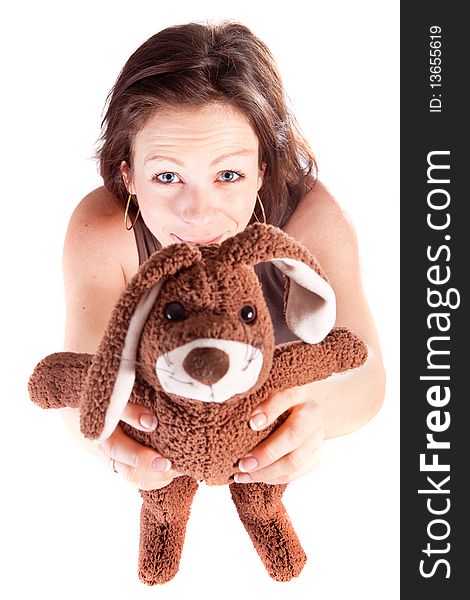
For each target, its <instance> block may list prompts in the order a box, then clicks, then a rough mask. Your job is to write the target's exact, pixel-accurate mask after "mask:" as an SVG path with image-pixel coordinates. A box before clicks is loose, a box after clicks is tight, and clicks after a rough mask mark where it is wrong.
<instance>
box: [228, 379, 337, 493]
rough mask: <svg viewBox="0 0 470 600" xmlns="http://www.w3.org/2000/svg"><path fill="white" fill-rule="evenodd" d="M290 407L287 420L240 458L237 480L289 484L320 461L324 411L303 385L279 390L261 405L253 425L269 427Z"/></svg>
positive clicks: (251, 422) (255, 413) (254, 417)
mask: <svg viewBox="0 0 470 600" xmlns="http://www.w3.org/2000/svg"><path fill="white" fill-rule="evenodd" d="M289 409H291V410H290V414H289V417H288V418H287V419H286V420H285V422H284V423H283V424H282V425H281V426H280V427H279V428H278V429H276V431H274V432H273V433H271V435H269V436H268V437H267V438H266V439H265V440H263V441H262V442H261V443H260V444H258V445H257V446H256V447H255V448H253V450H252V451H251V452H249V453H248V454H247V455H246V456H244V457H243V458H241V459H240V461H239V463H238V468H239V470H240V472H239V473H236V474H235V477H234V479H235V482H236V483H252V482H255V481H262V482H264V483H269V484H272V485H273V484H280V483H289V482H291V481H293V480H294V479H297V477H300V475H303V474H304V473H306V472H307V471H310V470H311V469H312V468H313V467H314V466H315V465H316V464H317V463H318V461H319V460H320V452H321V446H322V443H323V440H324V438H325V431H324V421H323V414H322V411H321V409H320V407H319V406H318V405H317V404H316V403H315V402H314V401H313V400H311V399H306V398H305V391H304V390H303V387H302V386H297V387H294V388H291V389H288V390H285V391H283V392H278V393H277V394H274V395H273V396H272V397H271V398H270V399H269V400H266V401H265V402H263V403H262V404H259V405H258V406H257V407H256V408H255V410H254V411H253V414H252V416H251V419H250V427H251V428H252V429H254V430H255V431H259V430H262V429H265V428H266V427H267V426H268V425H270V424H271V423H273V422H274V421H275V420H276V419H277V418H278V417H279V416H280V415H281V414H282V413H284V412H285V411H286V410H289Z"/></svg>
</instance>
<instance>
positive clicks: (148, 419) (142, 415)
mask: <svg viewBox="0 0 470 600" xmlns="http://www.w3.org/2000/svg"><path fill="white" fill-rule="evenodd" d="M121 421H124V423H127V424H128V425H131V426H132V427H135V429H139V430H140V431H153V430H154V429H155V428H156V427H157V424H158V422H157V417H156V416H155V415H154V414H153V412H152V411H151V410H150V409H148V408H146V407H145V406H142V405H141V404H135V403H134V402H128V403H127V404H126V408H125V409H124V412H123V413H122V416H121Z"/></svg>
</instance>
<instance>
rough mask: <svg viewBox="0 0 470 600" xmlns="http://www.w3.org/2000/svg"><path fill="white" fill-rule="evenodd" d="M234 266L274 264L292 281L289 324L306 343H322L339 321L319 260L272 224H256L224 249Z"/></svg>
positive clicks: (334, 302)
mask: <svg viewBox="0 0 470 600" xmlns="http://www.w3.org/2000/svg"><path fill="white" fill-rule="evenodd" d="M220 253H221V255H222V257H223V258H224V259H225V260H226V261H227V262H228V263H229V264H230V265H231V266H232V267H235V266H237V265H242V264H245V265H250V266H254V265H255V264H258V263H260V262H272V263H273V265H274V266H276V267H277V268H278V269H279V270H280V271H282V273H284V275H286V276H287V277H288V278H289V292H288V297H287V303H286V322H287V325H288V327H289V329H290V330H291V331H292V332H293V333H295V335H297V337H299V338H300V339H302V340H303V341H304V342H307V343H309V344H316V343H318V342H321V341H322V340H323V339H324V338H325V337H326V336H327V335H328V333H329V332H330V331H331V329H332V328H333V326H334V324H335V321H336V299H335V294H334V291H333V288H332V287H331V286H330V284H329V283H328V280H327V278H326V275H325V273H324V272H323V270H322V268H321V267H320V265H319V264H318V262H317V260H316V259H315V257H314V256H313V255H312V254H311V253H310V252H309V251H308V250H307V249H306V248H305V247H304V246H303V245H302V244H300V243H299V242H297V241H296V240H295V239H294V238H292V237H290V236H289V235H287V234H286V233H285V232H284V231H282V230H281V229H279V228H277V227H273V226H272V225H265V224H263V223H254V224H253V225H250V226H249V227H247V228H246V229H245V230H244V231H242V232H241V233H239V234H237V235H236V236H234V237H232V238H229V239H227V240H225V241H224V242H223V243H222V244H221V246H220Z"/></svg>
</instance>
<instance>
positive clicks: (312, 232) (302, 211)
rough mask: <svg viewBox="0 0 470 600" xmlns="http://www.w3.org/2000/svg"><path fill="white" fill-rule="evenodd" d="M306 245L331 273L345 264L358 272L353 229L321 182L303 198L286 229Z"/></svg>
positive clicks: (342, 210)
mask: <svg viewBox="0 0 470 600" xmlns="http://www.w3.org/2000/svg"><path fill="white" fill-rule="evenodd" d="M284 229H285V231H286V233H288V234H289V235H291V236H292V237H293V238H295V239H296V240H298V241H299V242H301V243H303V244H304V245H305V246H306V247H307V248H308V249H309V250H310V251H311V252H312V253H313V254H314V255H315V256H316V257H317V259H318V260H319V262H320V264H321V265H322V266H323V268H324V269H325V270H326V271H327V272H330V274H331V271H332V270H333V271H334V270H336V269H337V268H339V267H340V265H341V264H342V263H344V262H346V263H348V265H349V268H350V267H351V266H352V264H356V266H357V268H358V245H357V237H356V232H355V229H354V225H353V223H352V221H351V219H350V218H349V216H348V215H347V214H346V212H345V211H344V209H343V208H342V207H341V205H340V204H339V202H338V201H337V200H336V199H335V198H334V197H333V195H332V194H331V193H330V191H329V190H328V188H327V187H326V186H325V184H323V183H322V182H321V181H317V183H316V184H315V186H314V187H313V189H312V190H311V191H310V192H309V193H308V194H306V196H304V198H302V200H301V201H300V203H299V205H298V206H297V208H296V210H295V212H294V214H293V215H292V217H291V219H290V220H289V222H288V223H287V225H286V227H285V228H284Z"/></svg>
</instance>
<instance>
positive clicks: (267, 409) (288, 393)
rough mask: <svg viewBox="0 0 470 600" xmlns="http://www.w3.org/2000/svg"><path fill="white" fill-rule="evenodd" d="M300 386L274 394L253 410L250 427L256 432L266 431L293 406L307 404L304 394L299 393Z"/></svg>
mask: <svg viewBox="0 0 470 600" xmlns="http://www.w3.org/2000/svg"><path fill="white" fill-rule="evenodd" d="M299 390H300V386H297V387H293V388H289V389H287V390H283V391H282V392H278V393H276V394H273V395H272V396H271V397H270V398H269V399H268V400H265V401H264V402H262V403H261V404H258V406H257V407H256V408H255V409H254V410H253V413H252V414H251V418H250V427H251V429H253V430H254V431H260V430H262V429H266V427H268V426H269V425H271V424H272V423H274V421H275V420H276V419H277V418H278V417H279V416H280V415H282V414H283V413H285V412H286V410H288V409H289V408H291V407H292V406H296V405H297V404H301V403H302V402H305V398H304V396H303V394H301V393H300V392H299Z"/></svg>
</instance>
